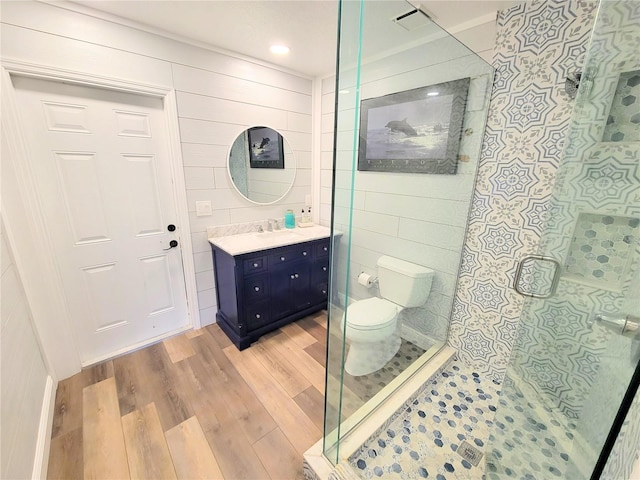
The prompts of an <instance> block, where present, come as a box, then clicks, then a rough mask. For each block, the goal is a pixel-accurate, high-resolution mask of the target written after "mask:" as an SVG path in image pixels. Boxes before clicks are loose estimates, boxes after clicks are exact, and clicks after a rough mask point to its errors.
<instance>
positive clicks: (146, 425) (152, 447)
mask: <svg viewBox="0 0 640 480" xmlns="http://www.w3.org/2000/svg"><path fill="white" fill-rule="evenodd" d="M122 430H123V432H124V443H125V446H126V449H127V459H128V462H129V472H130V474H131V478H162V479H172V478H176V472H175V470H174V468H173V463H172V461H171V455H170V454H169V447H167V442H166V440H165V437H164V433H163V432H162V425H161V424H160V417H158V412H157V410H156V406H155V404H154V403H150V404H148V405H146V406H145V407H144V408H143V409H142V410H135V411H133V412H131V413H129V414H127V415H125V416H124V417H122Z"/></svg>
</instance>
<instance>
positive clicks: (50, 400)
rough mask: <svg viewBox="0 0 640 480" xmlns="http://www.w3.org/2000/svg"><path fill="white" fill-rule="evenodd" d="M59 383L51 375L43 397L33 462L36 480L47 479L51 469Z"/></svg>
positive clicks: (32, 475) (33, 475)
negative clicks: (48, 471)
mask: <svg viewBox="0 0 640 480" xmlns="http://www.w3.org/2000/svg"><path fill="white" fill-rule="evenodd" d="M57 387H58V385H57V382H55V381H54V380H53V378H52V377H51V375H49V376H48V377H47V383H46V384H45V387H44V395H43V396H42V409H41V410H40V423H39V425H38V439H37V441H36V454H35V457H34V460H33V473H32V474H31V478H33V479H34V480H37V479H41V478H47V469H48V467H49V450H50V448H51V430H52V429H53V415H54V409H55V406H56V389H57Z"/></svg>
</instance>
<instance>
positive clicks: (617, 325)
mask: <svg viewBox="0 0 640 480" xmlns="http://www.w3.org/2000/svg"><path fill="white" fill-rule="evenodd" d="M594 318H595V320H596V322H598V323H599V324H600V325H602V326H603V327H605V328H606V329H607V330H611V331H612V332H614V333H617V334H619V335H622V336H623V337H628V338H634V339H636V338H637V339H640V317H636V316H634V315H624V314H614V315H603V314H602V313H596V315H595V317H594Z"/></svg>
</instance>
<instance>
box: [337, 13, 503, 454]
mask: <svg viewBox="0 0 640 480" xmlns="http://www.w3.org/2000/svg"><path fill="white" fill-rule="evenodd" d="M338 53H339V55H338V59H339V60H338V61H339V65H338V76H337V81H336V105H335V122H336V123H335V139H334V166H333V203H332V228H333V232H334V239H335V245H334V249H333V252H332V272H331V285H330V291H331V302H330V305H329V341H328V360H327V391H326V413H327V415H326V416H325V438H324V451H325V455H326V456H327V458H329V459H331V460H332V461H333V462H334V463H335V462H337V460H338V459H339V454H338V445H339V440H340V439H341V438H342V437H343V436H344V435H346V434H347V433H348V432H349V431H350V430H351V429H352V428H353V427H354V426H355V425H357V424H358V422H359V421H360V420H362V419H363V418H365V416H366V415H367V413H368V412H370V411H371V409H372V408H374V407H375V406H377V405H379V404H380V403H381V402H382V401H383V400H384V399H385V398H386V397H387V396H388V395H389V394H390V393H391V392H393V390H394V389H395V388H397V386H398V385H400V384H401V383H402V382H403V381H404V380H406V379H407V378H408V376H409V375H410V374H411V373H412V372H414V371H415V370H416V369H417V368H418V367H419V366H420V365H422V364H424V363H425V362H426V361H428V359H429V358H430V357H431V356H433V355H434V354H435V353H436V352H437V351H438V349H439V348H440V347H442V346H443V345H444V343H445V341H446V338H447V331H448V326H449V318H450V314H451V309H452V304H453V296H454V292H455V287H456V279H457V274H458V269H459V265H460V256H461V250H462V245H463V241H464V236H465V229H466V219H467V216H468V211H469V206H470V202H471V197H472V192H473V187H474V183H475V174H476V168H477V164H478V159H479V155H480V146H481V141H482V136H483V132H484V126H485V120H486V115H487V106H488V97H489V94H490V87H491V80H492V75H493V70H492V68H491V67H490V66H489V65H488V64H487V63H486V62H485V61H484V60H483V59H482V58H480V57H479V56H478V55H476V54H475V53H473V52H472V51H470V50H469V49H468V48H467V47H466V46H464V45H463V44H462V43H460V42H459V41H457V40H456V39H455V38H453V37H452V36H450V35H449V34H447V33H446V32H445V31H444V30H443V29H441V28H440V27H439V26H438V25H436V24H435V23H434V22H432V21H431V20H430V19H429V17H427V16H426V15H425V14H424V13H422V12H421V11H419V10H416V8H415V7H414V6H412V5H411V4H410V3H407V2H405V1H376V2H364V1H361V2H356V1H347V2H341V4H340V24H339V52H338ZM383 256H386V257H391V259H392V260H391V262H392V263H396V265H397V262H396V260H401V261H402V262H406V263H401V264H400V265H402V266H403V267H402V270H403V271H410V272H413V273H411V275H415V277H414V278H419V279H421V278H428V279H430V280H429V281H427V282H424V281H422V282H423V286H422V287H420V289H417V291H419V292H420V293H422V294H424V295H423V297H424V298H423V299H422V300H416V304H413V303H412V302H413V301H408V300H406V301H405V300H397V301H398V302H400V304H398V303H396V304H393V302H392V304H391V305H392V306H391V310H392V311H391V313H388V312H389V311H390V310H389V309H388V307H389V305H390V304H389V303H387V302H383V303H376V301H375V300H374V302H368V303H366V304H365V303H362V301H363V300H368V299H374V298H375V297H377V298H379V299H385V300H387V298H386V294H385V293H384V290H383V289H385V288H386V289H388V288H389V284H386V285H384V282H383V284H382V285H381V283H380V281H379V280H378V276H379V268H378V262H379V259H380V258H381V257H383ZM394 268H398V267H394ZM425 268H426V269H428V270H424V269H425ZM425 272H426V273H425ZM391 286H393V285H391ZM418 297H420V295H418ZM418 297H416V298H418ZM402 302H406V305H403V304H402ZM372 303H373V306H371V305H372ZM364 305H367V306H364ZM393 305H395V306H393ZM347 307H350V308H348V309H347ZM405 307H406V308H405ZM358 309H360V312H359V313H357V312H358ZM363 312H364V313H363ZM385 312H386V313H385ZM385 315H386V316H385ZM373 317H385V320H384V321H387V323H388V324H385V327H384V329H382V328H380V329H379V328H378V327H377V326H376V325H378V324H375V325H374V326H372V325H371V318H373ZM387 317H388V318H387ZM394 318H395V319H394ZM363 319H364V320H363ZM389 320H390V321H389ZM376 321H377V320H376ZM345 325H347V328H344V326H345ZM387 327H388V328H387ZM345 330H346V331H347V334H346V335H345ZM378 330H385V331H387V330H388V331H387V332H386V333H385V336H384V338H383V339H382V340H380V339H379V338H378V335H379V334H380V332H378ZM387 334H388V335H387ZM374 335H375V336H376V337H375V340H372V341H371V342H369V339H370V338H373V336H374ZM388 339H393V341H388ZM359 342H361V343H359ZM354 345H355V346H354ZM345 364H346V367H345Z"/></svg>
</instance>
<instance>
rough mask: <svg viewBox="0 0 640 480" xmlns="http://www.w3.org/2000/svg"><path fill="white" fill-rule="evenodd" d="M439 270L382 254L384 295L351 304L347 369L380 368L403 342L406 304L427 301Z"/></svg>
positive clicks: (380, 266)
mask: <svg viewBox="0 0 640 480" xmlns="http://www.w3.org/2000/svg"><path fill="white" fill-rule="evenodd" d="M434 275H435V272H434V271H433V270H431V269H430V268H426V267H423V266H421V265H416V264H414V263H410V262H405V261H404V260H399V259H397V258H393V257H388V256H386V255H385V256H382V257H380V258H379V259H378V286H379V288H380V295H381V297H382V298H378V297H373V298H367V299H365V300H359V301H357V302H354V303H352V304H351V305H349V306H348V307H347V310H346V312H345V314H344V315H343V317H342V326H344V324H345V318H346V337H347V340H348V341H349V353H348V354H347V360H346V362H345V365H344V369H345V370H346V372H347V373H348V374H350V375H354V376H359V375H367V374H369V373H372V372H375V371H377V370H380V369H381V368H382V367H384V366H385V364H386V363H387V362H388V361H389V360H391V359H392V358H393V356H394V355H395V354H396V353H397V352H398V349H399V348H400V343H401V342H402V340H401V338H400V332H399V328H398V325H397V318H398V314H399V313H400V312H401V311H402V310H403V309H404V308H410V307H419V306H421V305H424V304H425V303H426V301H427V298H428V297H429V292H430V291H431V283H432V282H433V277H434Z"/></svg>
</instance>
